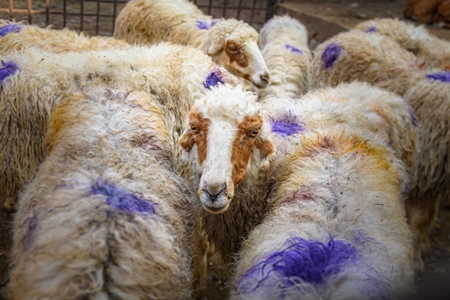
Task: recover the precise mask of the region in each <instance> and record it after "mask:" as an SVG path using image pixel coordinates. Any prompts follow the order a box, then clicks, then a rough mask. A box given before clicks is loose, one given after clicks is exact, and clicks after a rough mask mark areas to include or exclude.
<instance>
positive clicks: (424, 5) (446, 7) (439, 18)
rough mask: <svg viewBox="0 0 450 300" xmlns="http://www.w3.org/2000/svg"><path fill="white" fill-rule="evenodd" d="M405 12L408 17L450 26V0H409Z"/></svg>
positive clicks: (422, 21)
mask: <svg viewBox="0 0 450 300" xmlns="http://www.w3.org/2000/svg"><path fill="white" fill-rule="evenodd" d="M403 13H404V15H405V17H406V18H408V19H412V20H415V21H418V22H421V23H426V24H432V23H441V24H442V25H443V26H444V27H446V28H450V0H409V1H408V3H407V4H406V7H405V10H404V12H403Z"/></svg>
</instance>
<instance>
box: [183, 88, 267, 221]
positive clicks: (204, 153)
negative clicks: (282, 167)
mask: <svg viewBox="0 0 450 300" xmlns="http://www.w3.org/2000/svg"><path fill="white" fill-rule="evenodd" d="M179 143H180V145H181V146H182V148H183V149H184V150H185V151H186V152H187V153H188V157H189V158H191V161H192V162H193V165H194V166H195V167H194V168H196V170H195V171H196V172H197V173H198V175H199V177H200V182H199V184H198V191H197V192H198V195H199V198H200V201H201V203H202V205H203V207H204V208H205V209H206V210H207V211H208V212H210V213H213V214H220V213H223V212H225V211H226V210H227V209H228V207H229V205H230V203H231V201H232V198H233V196H234V190H235V187H236V186H237V185H238V184H239V183H240V182H241V181H243V180H244V179H245V177H246V176H247V171H248V170H249V169H250V168H255V167H256V168H258V169H259V168H260V167H267V166H268V164H269V155H270V154H272V152H273V150H274V149H273V145H272V142H271V140H270V125H269V124H267V123H265V122H264V121H263V117H262V115H261V112H260V106H259V103H257V102H256V95H254V94H253V93H251V92H248V91H245V89H244V88H243V87H242V86H238V87H231V86H230V85H219V86H217V87H214V88H212V89H211V90H209V91H208V92H207V95H206V96H205V97H203V98H201V99H198V101H196V103H195V105H194V106H193V107H192V109H191V111H190V113H189V116H188V120H187V125H186V128H185V130H184V132H183V135H182V136H181V137H180V140H179ZM255 164H257V165H256V166H255Z"/></svg>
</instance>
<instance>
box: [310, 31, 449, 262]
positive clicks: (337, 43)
mask: <svg viewBox="0 0 450 300" xmlns="http://www.w3.org/2000/svg"><path fill="white" fill-rule="evenodd" d="M387 44H388V45H389V47H386V45H387ZM412 55H413V54H412V53H410V52H408V51H406V50H405V49H403V48H402V47H400V45H398V44H396V43H395V42H394V41H393V40H391V39H390V38H388V37H385V36H382V35H380V34H377V33H364V32H362V31H360V30H350V31H349V32H345V33H341V34H338V35H336V36H335V37H333V38H331V39H329V40H328V41H326V42H324V43H323V44H321V45H319V46H318V47H317V48H316V50H315V51H314V60H313V82H314V83H313V85H314V86H315V87H319V86H325V85H331V86H335V85H337V84H340V83H342V82H351V81H353V80H361V81H366V82H368V83H370V84H374V85H376V86H378V87H380V88H384V89H387V90H389V91H391V92H395V93H398V94H399V95H401V96H402V97H404V98H405V99H406V100H407V101H409V102H410V103H411V105H412V107H413V109H414V112H415V114H416V115H417V119H418V120H420V125H421V126H420V131H419V137H418V139H419V142H418V143H419V147H418V149H419V154H418V156H417V159H416V161H415V166H414V170H415V172H414V175H413V177H414V180H415V183H414V184H412V185H411V191H410V196H409V199H408V206H407V208H408V215H409V218H410V222H411V227H412V229H413V232H414V235H415V242H414V243H415V245H414V250H415V261H416V268H417V270H422V269H423V268H424V262H423V257H426V256H427V254H428V253H429V252H430V241H429V233H430V231H431V229H432V227H433V224H434V220H435V217H436V216H437V214H438V211H439V203H442V202H443V201H446V200H447V199H449V195H450V181H449V180H450V173H449V171H448V170H450V165H449V161H448V159H447V155H448V149H449V146H450V138H449V137H448V136H449V133H448V128H450V120H449V118H448V117H447V115H448V113H449V107H450V106H449V101H448V95H450V86H449V85H448V78H449V76H448V72H438V73H434V72H431V71H426V70H421V69H420V67H417V65H416V66H415V65H414V60H415V58H414V57H412ZM416 122H418V121H417V120H416Z"/></svg>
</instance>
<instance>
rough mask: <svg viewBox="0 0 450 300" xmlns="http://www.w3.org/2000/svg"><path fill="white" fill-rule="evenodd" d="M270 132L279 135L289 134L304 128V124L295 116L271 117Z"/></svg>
mask: <svg viewBox="0 0 450 300" xmlns="http://www.w3.org/2000/svg"><path fill="white" fill-rule="evenodd" d="M270 122H271V125H272V132H274V133H276V134H278V135H281V136H290V135H294V134H296V133H299V132H302V131H303V130H305V126H304V125H305V124H303V123H302V122H299V121H297V117H296V116H292V115H290V116H286V117H285V118H280V119H276V120H275V119H271V120H270Z"/></svg>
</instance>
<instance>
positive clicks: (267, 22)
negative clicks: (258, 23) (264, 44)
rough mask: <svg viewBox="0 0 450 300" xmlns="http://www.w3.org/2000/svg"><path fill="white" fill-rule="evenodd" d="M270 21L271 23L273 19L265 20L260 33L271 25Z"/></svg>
mask: <svg viewBox="0 0 450 300" xmlns="http://www.w3.org/2000/svg"><path fill="white" fill-rule="evenodd" d="M272 21H273V18H271V19H269V20H267V21H266V23H264V25H263V26H262V27H261V31H262V30H263V29H264V28H265V27H266V26H268V25H269V24H270V23H272ZM261 31H260V32H261Z"/></svg>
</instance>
